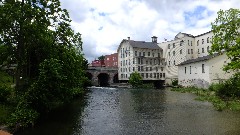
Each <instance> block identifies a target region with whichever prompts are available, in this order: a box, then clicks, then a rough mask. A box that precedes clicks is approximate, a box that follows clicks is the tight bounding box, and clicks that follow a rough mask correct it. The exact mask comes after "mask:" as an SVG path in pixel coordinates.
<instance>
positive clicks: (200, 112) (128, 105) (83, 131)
mask: <svg viewBox="0 0 240 135" xmlns="http://www.w3.org/2000/svg"><path fill="white" fill-rule="evenodd" d="M194 98H196V96H195V95H193V94H190V93H179V92H173V91H170V90H169V89H123V88H121V89H119V88H90V92H89V93H88V94H87V95H86V98H85V100H80V99H79V100H76V101H74V102H72V103H71V104H68V105H66V106H63V107H61V108H59V109H57V110H55V111H53V112H51V113H50V114H49V117H48V119H46V120H44V121H43V122H41V123H40V124H38V125H37V126H36V127H35V128H31V129H26V130H25V131H24V132H22V133H18V134H17V135H239V134H240V113H239V112H232V111H222V112H219V111H216V110H214V108H213V106H212V104H211V103H208V102H201V101H196V100H194Z"/></svg>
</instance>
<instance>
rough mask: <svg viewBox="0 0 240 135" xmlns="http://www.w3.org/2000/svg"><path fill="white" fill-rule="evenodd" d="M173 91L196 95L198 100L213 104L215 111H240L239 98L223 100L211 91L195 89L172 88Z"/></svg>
mask: <svg viewBox="0 0 240 135" xmlns="http://www.w3.org/2000/svg"><path fill="white" fill-rule="evenodd" d="M171 90H172V91H178V92H182V93H186V92H187V93H194V94H196V95H197V96H198V97H197V98H196V100H199V101H208V102H211V103H212V104H213V106H214V107H215V109H216V110H218V111H222V110H225V109H228V110H232V111H240V100H239V99H238V98H222V97H219V96H217V95H216V92H215V91H211V90H208V89H199V88H195V87H188V88H172V89H171Z"/></svg>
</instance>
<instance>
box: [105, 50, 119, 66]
mask: <svg viewBox="0 0 240 135" xmlns="http://www.w3.org/2000/svg"><path fill="white" fill-rule="evenodd" d="M104 62H105V66H106V67H118V53H114V54H110V55H105V59H104Z"/></svg>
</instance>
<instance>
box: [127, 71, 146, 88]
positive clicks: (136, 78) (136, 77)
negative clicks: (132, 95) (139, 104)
mask: <svg viewBox="0 0 240 135" xmlns="http://www.w3.org/2000/svg"><path fill="white" fill-rule="evenodd" d="M129 83H130V84H131V85H132V87H134V88H136V87H141V86H142V84H143V82H142V76H141V75H140V74H139V73H138V72H136V71H135V72H133V73H132V74H131V75H130V78H129Z"/></svg>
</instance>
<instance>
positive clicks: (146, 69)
mask: <svg viewBox="0 0 240 135" xmlns="http://www.w3.org/2000/svg"><path fill="white" fill-rule="evenodd" d="M160 69H161V71H163V67H161V68H160ZM120 70H121V72H131V67H128V68H121V69H120ZM155 70H156V72H158V67H155ZM132 71H133V72H134V71H135V67H132ZM137 71H153V67H145V68H144V67H143V66H138V69H137Z"/></svg>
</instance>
